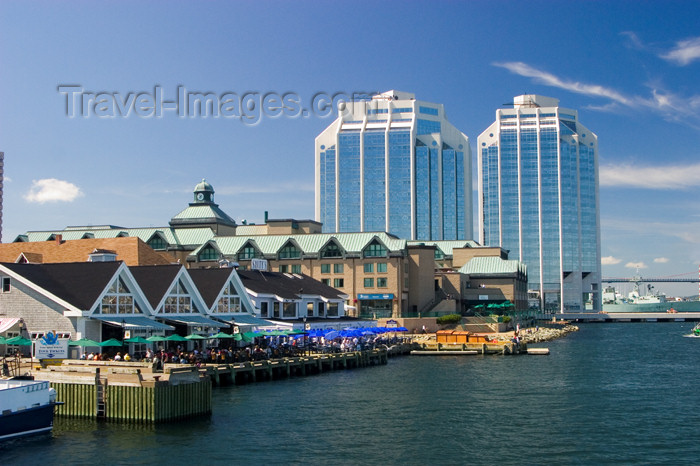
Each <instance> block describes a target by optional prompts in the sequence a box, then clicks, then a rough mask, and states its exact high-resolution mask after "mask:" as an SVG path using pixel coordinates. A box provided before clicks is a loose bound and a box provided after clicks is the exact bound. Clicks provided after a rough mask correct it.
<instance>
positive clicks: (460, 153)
mask: <svg viewBox="0 0 700 466" xmlns="http://www.w3.org/2000/svg"><path fill="white" fill-rule="evenodd" d="M471 173H472V170H471V151H470V148H469V140H468V138H467V137H466V136H465V135H464V134H463V133H462V132H460V131H459V130H457V129H456V128H455V127H454V126H452V125H451V124H450V123H449V122H448V121H447V119H446V118H445V110H444V107H443V105H441V104H434V103H430V102H423V101H419V100H416V99H415V96H414V94H410V93H407V92H398V91H388V92H385V93H383V94H379V95H375V96H373V97H372V98H371V99H367V100H365V101H359V102H351V103H348V104H346V106H345V108H344V109H342V110H340V111H339V116H338V118H337V119H336V120H335V121H334V122H333V123H332V124H331V125H330V126H329V127H328V128H326V129H325V130H324V131H323V132H322V133H321V134H320V135H319V136H318V137H317V138H316V203H315V204H316V205H315V208H316V220H317V221H319V222H322V223H323V232H324V233H336V232H339V233H344V232H362V231H387V232H389V233H392V234H394V235H396V236H398V237H399V238H405V239H411V240H421V239H424V240H456V239H459V240H462V239H471V238H472V236H473V232H472V194H471V193H472V183H471Z"/></svg>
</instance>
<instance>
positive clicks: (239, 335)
mask: <svg viewBox="0 0 700 466" xmlns="http://www.w3.org/2000/svg"><path fill="white" fill-rule="evenodd" d="M233 339H234V340H236V341H241V340H242V339H243V337H242V336H241V334H240V333H234V334H233Z"/></svg>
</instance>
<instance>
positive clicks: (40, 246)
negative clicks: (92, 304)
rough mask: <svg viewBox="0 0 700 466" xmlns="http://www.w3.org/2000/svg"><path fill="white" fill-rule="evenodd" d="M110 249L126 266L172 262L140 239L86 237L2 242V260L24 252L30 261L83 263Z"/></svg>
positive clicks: (13, 257)
mask: <svg viewBox="0 0 700 466" xmlns="http://www.w3.org/2000/svg"><path fill="white" fill-rule="evenodd" d="M95 249H98V250H102V249H104V250H109V251H114V252H115V253H116V254H117V260H121V261H124V262H125V263H126V264H127V265H146V264H148V265H158V264H169V263H170V261H169V260H168V259H166V258H165V257H163V256H161V255H160V254H158V253H157V252H155V251H154V250H153V249H151V248H150V247H149V246H148V245H147V244H146V243H144V242H143V241H141V240H140V239H139V238H135V237H126V238H110V239H98V238H94V239H93V238H86V239H76V240H70V241H62V242H61V243H60V244H59V243H58V242H57V241H39V242H28V243H25V242H19V243H5V244H0V262H14V261H16V260H17V258H18V257H19V256H20V254H22V253H24V256H25V257H26V258H27V260H29V262H39V261H40V262H43V263H57V262H61V263H65V262H84V261H87V259H88V256H89V255H90V254H91V253H92V252H93V251H94V250H95ZM28 254H29V255H31V257H32V260H30V259H29V257H30V256H29V255H28Z"/></svg>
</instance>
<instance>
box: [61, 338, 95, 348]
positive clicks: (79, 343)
mask: <svg viewBox="0 0 700 466" xmlns="http://www.w3.org/2000/svg"><path fill="white" fill-rule="evenodd" d="M68 346H82V347H83V348H85V347H86V346H100V344H99V343H98V342H96V341H95V340H90V339H89V338H81V339H80V340H74V341H73V340H71V341H69V342H68Z"/></svg>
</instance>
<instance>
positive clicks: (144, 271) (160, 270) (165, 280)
mask: <svg viewBox="0 0 700 466" xmlns="http://www.w3.org/2000/svg"><path fill="white" fill-rule="evenodd" d="M182 267H183V266H182V265H180V264H173V265H160V266H148V265H146V266H142V267H129V271H131V274H132V275H133V276H134V278H135V279H136V283H138V285H139V288H141V290H142V291H143V294H145V295H146V299H148V303H149V304H150V305H151V308H152V309H153V310H156V309H157V308H158V305H159V304H160V302H161V301H162V300H163V297H164V296H165V294H166V293H167V292H168V290H170V287H171V286H172V284H173V281H174V280H175V277H176V276H177V274H178V272H180V269H182Z"/></svg>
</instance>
